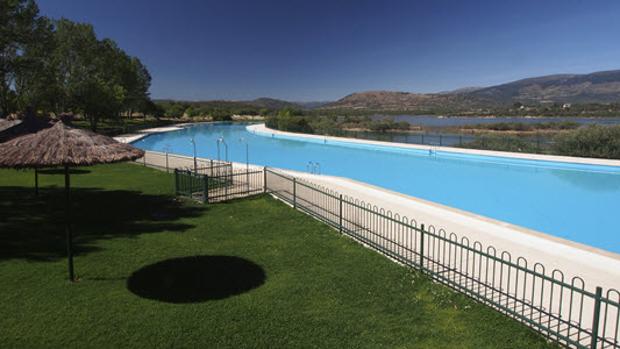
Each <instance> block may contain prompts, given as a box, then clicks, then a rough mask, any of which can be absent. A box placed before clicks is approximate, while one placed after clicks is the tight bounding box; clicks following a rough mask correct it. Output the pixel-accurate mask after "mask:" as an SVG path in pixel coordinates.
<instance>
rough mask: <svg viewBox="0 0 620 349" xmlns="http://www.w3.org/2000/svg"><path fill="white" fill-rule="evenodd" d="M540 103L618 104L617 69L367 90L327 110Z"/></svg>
mask: <svg viewBox="0 0 620 349" xmlns="http://www.w3.org/2000/svg"><path fill="white" fill-rule="evenodd" d="M516 102H520V103H523V104H540V103H612V102H615V103H618V102H620V70H614V71H606V72H597V73H592V74H583V75H577V74H566V75H549V76H543V77H536V78H529V79H523V80H518V81H514V82H510V83H506V84H502V85H497V86H491V87H486V88H466V89H459V90H455V91H451V92H441V93H409V92H392V91H369V92H359V93H353V94H351V95H348V96H346V97H344V98H342V99H340V100H338V101H336V102H334V103H331V104H328V105H327V106H325V107H326V108H347V109H371V110H433V109H438V108H443V109H445V108H451V109H465V108H471V107H492V106H498V105H510V104H513V103H516Z"/></svg>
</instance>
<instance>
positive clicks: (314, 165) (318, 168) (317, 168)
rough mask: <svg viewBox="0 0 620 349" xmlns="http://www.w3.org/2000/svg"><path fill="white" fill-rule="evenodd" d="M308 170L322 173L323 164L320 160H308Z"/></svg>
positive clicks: (313, 172)
mask: <svg viewBox="0 0 620 349" xmlns="http://www.w3.org/2000/svg"><path fill="white" fill-rule="evenodd" d="M306 170H307V171H308V172H309V173H312V174H318V175H320V174H321V164H319V163H318V162H313V161H308V164H307V165H306Z"/></svg>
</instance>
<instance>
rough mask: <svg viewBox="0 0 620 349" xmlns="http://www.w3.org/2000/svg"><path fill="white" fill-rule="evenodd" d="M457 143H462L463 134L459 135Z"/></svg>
mask: <svg viewBox="0 0 620 349" xmlns="http://www.w3.org/2000/svg"><path fill="white" fill-rule="evenodd" d="M459 145H460V146H462V145H463V135H459Z"/></svg>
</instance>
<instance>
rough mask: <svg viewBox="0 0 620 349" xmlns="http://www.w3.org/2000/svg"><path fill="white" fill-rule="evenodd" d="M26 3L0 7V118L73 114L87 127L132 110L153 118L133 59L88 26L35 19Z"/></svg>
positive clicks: (147, 79)
mask: <svg viewBox="0 0 620 349" xmlns="http://www.w3.org/2000/svg"><path fill="white" fill-rule="evenodd" d="M38 12H39V9H38V7H37V5H36V3H35V2H34V1H32V0H30V1H29V0H9V1H3V2H2V4H1V5H0V33H1V39H0V67H1V69H0V117H6V116H7V115H8V114H11V113H16V112H24V111H25V112H27V113H35V112H40V113H42V114H48V113H55V114H56V115H59V114H63V113H71V114H79V115H81V116H83V117H85V118H86V119H87V120H88V121H89V123H90V128H91V129H93V130H96V129H97V126H98V123H99V121H100V120H102V119H105V118H119V117H120V115H121V113H122V112H125V113H127V115H132V113H133V112H134V111H139V112H142V113H149V114H152V115H156V116H157V115H159V114H160V112H161V110H159V108H158V107H157V106H155V105H154V104H153V102H152V101H151V100H150V99H149V93H148V89H149V87H150V84H151V76H150V74H149V72H148V70H147V69H146V67H145V66H144V65H143V64H142V63H141V62H140V60H139V59H138V58H136V57H131V56H129V55H128V54H127V53H125V52H124V51H123V50H121V49H120V48H119V47H118V45H117V44H116V43H115V42H114V41H113V40H111V39H101V40H100V39H98V38H97V36H96V35H95V30H94V28H93V26H92V25H90V24H85V23H75V22H72V21H70V20H67V19H60V20H51V19H49V18H47V17H43V16H39V14H38Z"/></svg>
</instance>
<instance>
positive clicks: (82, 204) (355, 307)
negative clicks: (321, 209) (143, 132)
mask: <svg viewBox="0 0 620 349" xmlns="http://www.w3.org/2000/svg"><path fill="white" fill-rule="evenodd" d="M83 171H84V173H76V174H74V175H73V177H72V185H74V187H75V190H74V192H73V196H74V199H75V205H74V214H73V219H74V231H75V234H76V239H75V245H76V250H77V256H76V258H75V266H76V272H77V275H78V276H79V282H77V283H75V284H70V283H68V282H67V281H66V260H65V259H64V248H65V246H64V234H63V228H62V208H63V205H62V203H63V201H62V198H63V196H62V191H61V188H62V176H61V175H59V174H45V175H42V176H41V183H42V185H43V186H44V188H43V190H42V193H41V195H40V197H39V198H35V197H34V195H33V190H32V182H33V176H32V172H24V171H8V170H1V171H0V315H1V316H0V347H2V348H9V347H21V348H41V347H80V348H85V347H230V348H247V347H330V348H344V347H366V348H377V347H384V348H394V347H409V348H410V347H415V348H448V347H457V348H545V347H549V346H550V345H549V344H547V343H546V342H545V340H544V339H543V338H541V337H539V336H538V335H536V334H535V333H534V332H532V331H530V330H529V329H527V328H526V327H524V326H522V325H520V324H518V323H517V322H514V321H512V320H510V319H508V318H506V317H504V316H503V315H501V314H498V313H496V312H495V311H493V310H491V309H489V308H487V307H485V306H482V305H479V304H477V303H475V302H473V301H470V300H468V299H467V298H465V297H463V296H460V295H457V294H455V293H453V292H451V291H450V290H448V289H446V288H444V287H442V286H439V285H436V284H434V283H432V282H430V281H428V280H427V279H426V278H425V277H424V276H421V275H419V274H417V273H414V272H412V271H411V270H408V269H406V268H404V267H401V266H398V265H397V264H395V263H393V262H391V261H389V260H388V259H387V258H385V257H383V256H381V255H379V254H377V253H375V252H372V251H370V250H368V249H365V248H363V247H362V246H360V245H358V244H356V243H355V242H353V241H351V240H350V239H348V238H345V237H342V236H339V235H338V233H337V232H336V231H334V230H332V229H330V228H328V227H326V226H325V225H323V224H321V223H319V222H318V221H315V220H313V219H311V218H309V217H307V216H306V215H304V214H302V213H300V212H297V211H294V210H293V209H291V208H289V207H288V206H285V205H284V204H282V203H280V202H278V201H275V200H273V199H271V198H269V197H259V198H255V199H247V200H240V201H235V202H231V203H226V204H218V205H211V206H202V205H198V204H193V203H187V202H178V201H176V200H175V199H174V198H173V197H171V196H170V193H171V191H172V178H171V177H169V175H167V174H165V173H162V172H157V171H155V170H151V169H148V168H143V167H140V166H136V165H131V164H123V165H111V166H99V167H93V168H86V169H83ZM188 256H201V257H196V258H185V259H183V258H182V257H188Z"/></svg>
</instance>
